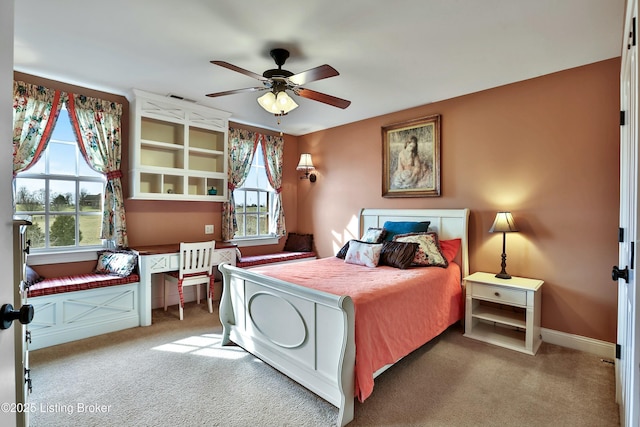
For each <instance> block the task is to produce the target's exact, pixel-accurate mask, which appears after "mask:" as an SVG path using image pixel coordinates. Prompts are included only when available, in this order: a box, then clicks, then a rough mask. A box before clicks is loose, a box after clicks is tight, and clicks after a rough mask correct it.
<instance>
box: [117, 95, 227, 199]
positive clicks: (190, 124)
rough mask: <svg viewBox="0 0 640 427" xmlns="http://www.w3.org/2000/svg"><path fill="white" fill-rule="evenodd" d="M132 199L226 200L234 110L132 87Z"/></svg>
mask: <svg viewBox="0 0 640 427" xmlns="http://www.w3.org/2000/svg"><path fill="white" fill-rule="evenodd" d="M131 114H132V117H131V139H130V144H129V146H130V150H129V151H130V185H131V189H130V190H131V191H130V197H131V198H133V199H148V200H195V201H217V202H220V201H226V200H227V199H228V190H227V168H228V165H227V152H228V142H227V138H228V129H229V117H230V116H231V114H230V113H227V112H224V111H220V110H216V109H213V108H209V107H206V106H203V105H199V104H195V103H192V102H188V101H184V100H179V99H174V98H170V97H165V96H160V95H156V94H152V93H148V92H143V91H139V90H134V91H133V100H132V103H131Z"/></svg>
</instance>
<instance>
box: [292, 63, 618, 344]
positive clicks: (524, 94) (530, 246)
mask: <svg viewBox="0 0 640 427" xmlns="http://www.w3.org/2000/svg"><path fill="white" fill-rule="evenodd" d="M619 72H620V60H619V58H618V59H612V60H607V61H603V62H598V63H595V64H591V65H587V66H583V67H579V68H575V69H571V70H568V71H563V72H559V73H554V74H551V75H546V76H542V77H538V78H535V79H531V80H526V81H523V82H518V83H514V84H510V85H506V86H502V87H498V88H495V89H491V90H486V91H482V92H478V93H474V94H470V95H466V96H461V97H458V98H454V99H450V100H446V101H442V102H436V103H432V104H427V105H424V106H420V107H416V108H413V109H409V110H405V111H401V112H397V113H393V114H388V115H384V116H380V117H375V118H371V119H368V120H364V121H360V122H357V123H352V124H348V125H345V126H340V127H336V128H332V129H328V130H325V131H321V132H315V133H312V134H308V135H304V136H301V137H299V152H300V153H302V152H309V153H311V154H312V155H313V161H314V164H315V166H316V168H317V169H318V171H317V174H318V180H317V182H316V183H313V184H312V183H310V182H308V181H301V182H300V185H299V186H298V205H297V206H298V225H299V227H298V228H299V229H300V230H299V231H300V232H307V233H314V241H315V244H316V247H317V250H318V252H319V255H320V256H321V257H327V256H332V255H334V254H335V253H336V252H337V250H338V249H339V248H340V247H341V246H342V245H343V244H344V243H345V242H346V241H348V240H349V239H351V238H354V237H357V235H358V222H357V216H358V212H359V210H360V209H361V208H463V207H466V208H470V209H471V218H470V267H471V271H472V272H474V271H488V272H496V273H497V272H499V271H500V261H501V259H500V255H501V252H502V235H501V234H499V233H496V234H492V233H489V232H488V230H489V228H490V227H491V224H492V223H493V219H494V218H495V214H496V212H497V211H499V210H509V211H511V212H512V213H513V216H514V219H515V221H516V224H517V225H518V227H519V228H520V232H519V233H510V234H508V235H507V271H508V272H509V273H510V274H512V275H515V276H524V277H533V278H538V279H542V280H544V281H545V284H544V285H543V288H542V327H543V328H548V329H552V330H557V331H561V332H565V333H569V334H576V335H580V336H585V337H590V338H594V339H598V340H603V341H608V342H615V340H616V322H617V287H616V284H615V283H614V282H613V281H612V280H611V268H612V266H613V265H615V264H616V263H617V251H618V244H617V229H618V205H619V177H618V175H619V159H618V156H619ZM425 98H428V95H427V94H425ZM432 114H440V115H441V118H442V139H441V149H442V151H441V153H442V160H441V176H442V187H441V196H440V197H429V198H383V197H382V196H381V194H382V189H381V187H382V172H381V170H382V137H381V127H382V126H386V125H389V124H393V123H397V122H402V121H405V120H409V119H414V118H418V117H423V116H428V115H432Z"/></svg>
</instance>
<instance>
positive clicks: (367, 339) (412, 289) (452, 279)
mask: <svg viewBox="0 0 640 427" xmlns="http://www.w3.org/2000/svg"><path fill="white" fill-rule="evenodd" d="M253 271H254V272H256V273H260V274H264V275H266V276H270V277H275V278H277V279H280V280H284V281H286V282H290V283H295V284H298V285H301V286H305V287H309V288H313V289H317V290H320V291H324V292H328V293H332V294H335V295H349V296H350V297H351V298H352V300H353V303H354V306H355V342H356V366H355V371H356V378H355V385H356V389H355V396H356V397H357V398H358V399H359V400H360V401H361V402H363V401H364V400H365V399H366V398H367V397H369V396H370V395H371V393H372V392H373V375H374V373H375V371H377V370H378V369H380V368H382V367H383V366H385V365H388V364H391V363H395V362H397V361H398V360H399V359H400V358H402V357H404V356H406V355H407V354H409V353H411V352H412V351H413V350H415V349H417V348H419V347H420V346H422V345H423V344H425V343H426V342H428V341H429V340H431V339H432V338H434V337H436V336H438V335H439V334H440V333H442V332H443V331H444V330H445V329H447V328H448V327H449V326H450V325H452V324H453V323H455V322H456V321H458V320H459V319H460V318H461V316H462V287H461V285H460V267H459V266H458V265H457V264H455V263H450V265H449V267H448V268H446V269H445V268H440V267H414V268H409V269H406V270H400V269H397V268H393V267H388V266H379V267H376V268H370V267H364V266H359V265H353V264H347V263H345V262H344V261H343V260H341V259H339V258H335V257H330V258H323V259H318V260H313V261H302V262H297V263H292V264H282V265H272V266H265V267H258V268H256V269H254V270H253Z"/></svg>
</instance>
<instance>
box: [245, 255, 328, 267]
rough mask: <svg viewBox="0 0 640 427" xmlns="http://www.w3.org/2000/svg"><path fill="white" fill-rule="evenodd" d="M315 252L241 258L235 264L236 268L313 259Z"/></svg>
mask: <svg viewBox="0 0 640 427" xmlns="http://www.w3.org/2000/svg"><path fill="white" fill-rule="evenodd" d="M315 257H316V254H315V252H278V253H275V254H266V255H253V256H243V257H242V258H240V261H238V262H237V263H236V265H237V266H238V267H252V266H254V265H262V264H271V263H274V262H284V261H292V260H296V259H304V258H315Z"/></svg>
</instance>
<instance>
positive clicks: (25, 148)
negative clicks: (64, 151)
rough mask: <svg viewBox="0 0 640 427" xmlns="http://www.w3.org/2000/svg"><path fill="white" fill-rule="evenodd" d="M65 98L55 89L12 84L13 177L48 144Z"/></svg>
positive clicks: (29, 165)
mask: <svg viewBox="0 0 640 427" xmlns="http://www.w3.org/2000/svg"><path fill="white" fill-rule="evenodd" d="M64 98H65V96H64V95H63V94H62V93H61V92H60V91H59V90H50V89H47V88H45V87H43V86H38V85H33V84H29V83H24V82H20V81H14V82H13V176H14V177H15V176H16V174H17V173H18V172H22V171H25V170H27V169H29V168H30V167H31V166H32V165H34V164H35V163H36V162H37V161H38V159H39V158H40V156H41V155H42V153H43V152H44V149H45V148H46V147H47V144H48V143H49V139H50V138H51V133H52V130H53V127H54V125H55V123H56V120H58V114H59V113H60V107H61V106H62V102H63V101H64Z"/></svg>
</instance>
